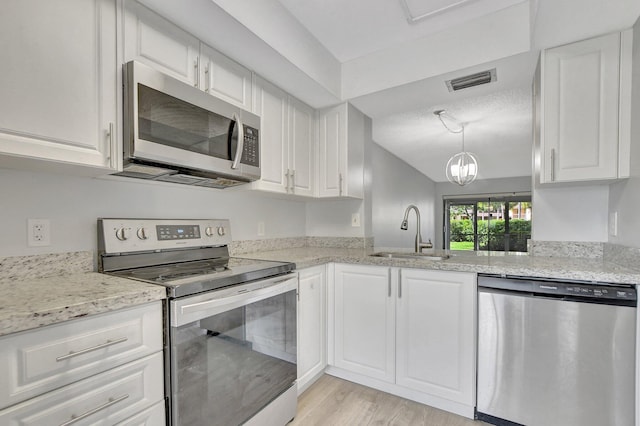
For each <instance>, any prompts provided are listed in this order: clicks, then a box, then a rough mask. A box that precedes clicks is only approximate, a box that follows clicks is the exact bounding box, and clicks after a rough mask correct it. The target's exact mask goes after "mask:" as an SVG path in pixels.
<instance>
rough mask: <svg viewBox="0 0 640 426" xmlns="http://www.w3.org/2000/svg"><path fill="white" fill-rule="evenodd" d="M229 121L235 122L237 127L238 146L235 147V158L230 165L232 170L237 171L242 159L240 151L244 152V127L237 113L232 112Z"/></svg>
mask: <svg viewBox="0 0 640 426" xmlns="http://www.w3.org/2000/svg"><path fill="white" fill-rule="evenodd" d="M231 119H232V120H233V121H235V122H236V126H238V146H237V147H236V156H235V157H234V158H233V164H231V168H232V169H237V168H238V165H240V160H241V159H242V151H243V150H244V126H243V125H242V121H241V120H240V116H239V115H238V114H237V113H235V112H234V113H233V117H231Z"/></svg>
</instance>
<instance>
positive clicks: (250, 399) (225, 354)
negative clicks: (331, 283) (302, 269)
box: [98, 219, 298, 426]
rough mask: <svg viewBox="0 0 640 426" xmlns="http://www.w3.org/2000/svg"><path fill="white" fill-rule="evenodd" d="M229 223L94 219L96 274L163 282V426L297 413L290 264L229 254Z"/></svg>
mask: <svg viewBox="0 0 640 426" xmlns="http://www.w3.org/2000/svg"><path fill="white" fill-rule="evenodd" d="M230 243H231V232H230V224H229V221H228V220H218V219H209V220H206V219H205V220H178V219H162V220H160V219H98V254H99V256H98V263H99V271H100V272H103V273H108V274H112V275H117V276H120V277H127V278H131V279H135V280H140V281H145V282H150V283H153V284H158V285H163V286H165V287H166V289H167V300H166V301H165V327H166V332H165V336H166V337H167V338H166V341H165V387H166V395H167V420H168V422H167V423H168V424H170V425H175V426H178V425H179V426H184V425H207V426H208V425H239V424H246V425H263V424H269V425H278V424H282V425H284V424H286V423H287V422H288V421H289V420H291V419H292V418H293V417H294V416H295V412H296V399H297V391H296V387H295V381H296V349H297V348H296V344H297V343H296V342H297V340H296V334H297V331H296V309H297V308H296V304H297V288H298V275H297V273H296V272H295V271H294V270H295V264H293V263H288V262H274V261H263V260H254V259H243V258H235V257H230V256H229V248H228V245H229V244H230Z"/></svg>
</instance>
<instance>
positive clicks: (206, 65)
mask: <svg viewBox="0 0 640 426" xmlns="http://www.w3.org/2000/svg"><path fill="white" fill-rule="evenodd" d="M200 78H201V82H200V88H201V89H202V90H204V91H205V92H207V93H210V94H212V95H215V96H217V97H219V98H222V99H224V100H225V101H227V102H229V103H232V104H234V105H237V106H239V107H240V108H244V109H246V110H251V91H252V88H253V84H252V73H251V71H249V70H248V69H247V68H245V67H243V66H242V65H240V64H238V63H237V62H234V61H232V60H231V59H229V58H227V57H226V56H224V55H222V54H221V53H219V52H217V51H215V50H213V49H212V48H210V47H209V46H207V45H206V44H200Z"/></svg>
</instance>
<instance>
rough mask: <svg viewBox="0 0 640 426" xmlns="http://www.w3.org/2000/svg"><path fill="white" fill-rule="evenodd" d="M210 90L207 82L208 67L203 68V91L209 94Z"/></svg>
mask: <svg viewBox="0 0 640 426" xmlns="http://www.w3.org/2000/svg"><path fill="white" fill-rule="evenodd" d="M210 90H211V82H210V81H209V65H208V64H207V66H206V67H204V91H205V92H207V93H209V91H210Z"/></svg>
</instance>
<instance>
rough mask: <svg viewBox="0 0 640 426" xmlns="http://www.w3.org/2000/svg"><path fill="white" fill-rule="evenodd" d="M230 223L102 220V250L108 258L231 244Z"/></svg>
mask: <svg viewBox="0 0 640 426" xmlns="http://www.w3.org/2000/svg"><path fill="white" fill-rule="evenodd" d="M230 228H231V225H230V223H229V220H228V219H110V218H108V219H98V247H99V249H100V250H101V251H102V252H104V253H107V254H114V253H130V252H139V251H157V250H167V249H177V248H194V247H209V246H225V245H229V243H231V229H230Z"/></svg>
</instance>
